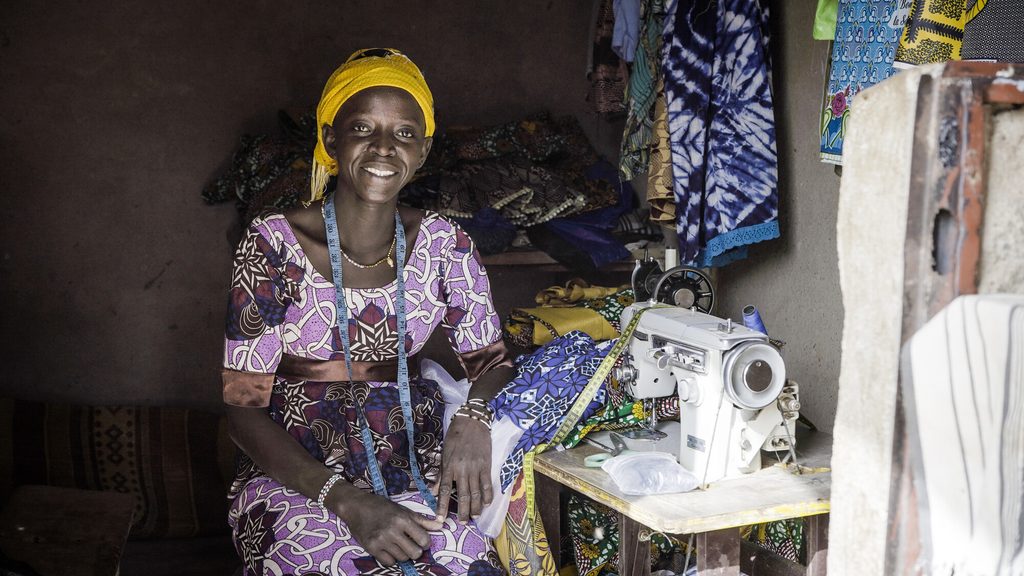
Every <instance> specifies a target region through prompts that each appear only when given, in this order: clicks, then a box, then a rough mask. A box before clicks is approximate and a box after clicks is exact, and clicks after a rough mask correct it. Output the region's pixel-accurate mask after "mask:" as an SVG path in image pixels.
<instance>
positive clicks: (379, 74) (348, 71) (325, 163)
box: [310, 48, 434, 200]
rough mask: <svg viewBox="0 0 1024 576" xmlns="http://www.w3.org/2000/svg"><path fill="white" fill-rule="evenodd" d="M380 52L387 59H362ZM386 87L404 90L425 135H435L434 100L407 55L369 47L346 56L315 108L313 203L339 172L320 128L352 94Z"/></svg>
mask: <svg viewBox="0 0 1024 576" xmlns="http://www.w3.org/2000/svg"><path fill="white" fill-rule="evenodd" d="M377 50H383V51H387V52H390V54H389V55H387V56H364V57H360V56H361V55H362V54H363V53H364V52H368V51H369V52H373V51H377ZM378 86H389V87H392V88H400V89H402V90H405V91H406V92H408V93H409V94H411V95H412V97H413V98H414V99H415V100H416V103H417V104H419V107H420V110H422V111H423V120H424V122H425V124H426V132H425V135H426V136H427V137H428V138H429V137H430V136H433V135H434V97H433V95H432V94H431V93H430V88H429V87H428V86H427V81H426V80H425V79H424V78H423V73H422V72H420V69H419V68H417V67H416V64H414V63H413V61H412V60H410V59H409V58H408V57H407V56H405V55H404V54H402V53H401V52H399V51H398V50H393V49H390V48H385V49H380V48H368V49H364V50H358V51H356V52H355V53H353V54H352V55H351V56H349V57H348V60H346V61H345V63H344V64H342V65H341V66H340V67H338V69H337V70H335V71H334V73H333V74H331V77H330V78H328V79H327V84H326V85H325V86H324V91H323V94H322V95H321V96H320V104H319V105H317V107H316V126H317V135H316V148H315V149H314V150H313V170H312V171H313V174H312V179H311V182H310V188H311V190H310V192H311V197H312V200H317V199H319V198H321V197H322V196H323V194H324V191H325V189H326V188H327V180H328V178H329V177H330V176H333V175H336V174H337V173H338V163H337V162H335V160H334V159H333V158H331V157H330V155H328V154H327V149H326V148H325V147H324V140H323V126H324V125H331V124H333V123H334V117H335V116H337V115H338V110H340V109H341V106H342V105H343V104H344V103H345V102H346V101H347V100H348V99H349V98H351V97H352V96H353V95H354V94H356V93H357V92H359V91H361V90H366V89H367V88H374V87H378Z"/></svg>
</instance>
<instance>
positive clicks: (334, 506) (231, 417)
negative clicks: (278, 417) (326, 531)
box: [226, 405, 361, 518]
mask: <svg viewBox="0 0 1024 576" xmlns="http://www.w3.org/2000/svg"><path fill="white" fill-rule="evenodd" d="M226 413H227V418H228V425H229V431H230V434H231V439H232V440H233V441H234V442H235V444H236V445H237V446H238V447H239V448H241V449H242V451H243V452H245V453H246V454H247V455H248V456H249V458H251V459H252V461H253V462H255V463H256V465H257V466H259V467H260V469H262V470H263V471H264V472H266V473H267V475H269V476H270V477H271V478H273V479H274V480H277V481H278V482H280V483H281V484H283V485H285V486H286V487H287V488H290V489H292V490H296V491H298V492H299V493H301V494H302V495H304V496H306V497H307V498H309V499H310V500H313V501H316V499H317V497H318V496H319V495H320V489H321V488H323V486H324V483H325V482H327V480H328V479H329V478H330V477H331V476H332V475H333V474H334V472H333V471H332V470H331V469H330V468H327V467H326V466H324V465H323V463H321V462H319V461H317V460H316V459H315V458H313V457H312V456H311V455H310V454H309V452H307V451H306V450H305V449H304V448H303V447H302V446H301V445H300V444H299V443H298V442H297V441H296V440H295V439H294V438H292V436H291V435H289V434H288V432H287V431H285V429H284V428H282V427H281V426H279V425H278V424H277V423H275V422H274V421H273V420H271V419H270V417H269V416H268V415H267V410H266V408H245V407H240V406H230V405H229V406H227V407H226ZM353 491H355V493H353ZM359 493H361V492H360V491H359V489H358V488H356V487H354V486H352V485H351V484H349V483H348V482H344V481H342V482H337V483H336V484H335V485H334V487H333V488H331V491H330V494H329V496H328V498H327V500H326V502H327V504H328V507H329V508H330V509H331V510H333V511H334V512H335V513H337V514H338V516H340V517H342V518H344V513H345V510H346V509H347V508H348V504H350V503H351V502H353V501H354V500H353V498H354V497H355V496H357V495H358V494H359Z"/></svg>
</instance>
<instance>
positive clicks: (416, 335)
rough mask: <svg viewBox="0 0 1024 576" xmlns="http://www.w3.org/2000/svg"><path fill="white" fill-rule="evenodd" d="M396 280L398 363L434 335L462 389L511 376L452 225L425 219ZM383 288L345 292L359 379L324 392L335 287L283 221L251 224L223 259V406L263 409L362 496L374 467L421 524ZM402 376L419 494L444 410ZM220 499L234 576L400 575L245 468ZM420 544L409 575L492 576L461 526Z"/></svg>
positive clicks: (435, 465) (332, 357)
mask: <svg viewBox="0 0 1024 576" xmlns="http://www.w3.org/2000/svg"><path fill="white" fill-rule="evenodd" d="M404 280H405V286H406V310H407V318H408V329H407V336H406V341H405V347H406V350H407V351H408V353H409V355H410V358H411V357H412V355H413V354H415V353H417V352H418V351H419V350H420V349H421V348H422V347H423V345H424V344H425V343H426V341H427V339H428V337H429V336H430V334H431V333H432V332H433V330H434V329H435V328H437V327H438V326H441V327H442V329H443V330H444V331H445V333H446V335H447V336H448V339H449V340H450V341H451V344H452V347H453V348H454V349H455V351H456V352H457V355H458V356H459V358H460V359H461V360H462V362H463V364H464V366H465V367H466V371H467V374H468V375H469V377H470V379H475V377H477V376H478V375H479V374H482V373H483V372H485V371H486V370H488V369H490V368H492V367H494V366H497V365H500V364H510V363H508V362H506V361H505V359H506V358H507V351H506V350H505V347H504V344H503V343H502V340H501V327H500V324H499V320H498V317H497V315H496V314H495V312H494V306H493V303H492V301H491V297H490V293H489V281H488V278H487V275H486V272H485V271H484V269H483V267H482V266H481V264H480V262H479V256H478V254H477V252H476V250H475V248H474V245H473V244H472V242H471V240H470V238H469V236H467V235H466V234H465V233H464V232H463V231H462V230H461V229H460V228H458V227H457V226H456V225H455V224H453V223H452V222H450V221H449V220H446V219H444V218H443V217H441V216H439V215H438V214H436V213H433V212H426V214H425V216H424V217H423V220H422V222H421V223H420V227H419V231H418V233H417V235H416V238H415V240H414V241H413V249H412V251H411V254H410V256H409V258H408V262H407V263H406V265H405V269H404ZM395 290H396V282H394V281H392V282H391V283H390V284H388V285H387V286H384V287H381V288H357V289H350V288H345V295H346V301H347V302H348V305H349V311H348V317H349V322H348V326H347V329H348V331H349V336H350V340H351V350H352V355H353V358H352V360H353V361H354V363H355V364H354V366H353V377H354V378H357V379H358V378H359V377H360V376H363V378H362V381H355V382H353V383H352V384H351V385H350V384H349V383H348V382H347V379H345V380H346V381H331V379H330V378H329V377H328V374H329V372H328V371H326V370H323V369H322V368H318V367H323V366H325V365H327V364H331V363H325V362H323V361H334V362H333V365H334V366H337V364H338V362H340V363H341V365H342V366H343V365H344V356H343V354H342V352H341V350H342V349H343V348H342V343H341V338H340V336H339V333H338V329H337V322H336V318H337V308H336V305H335V288H334V285H333V284H332V283H331V281H330V280H328V279H326V278H324V277H323V276H322V275H321V274H320V273H319V272H317V271H316V270H315V269H314V268H313V267H312V265H311V264H310V263H309V261H308V260H307V258H306V256H305V254H304V253H303V251H302V248H301V246H300V245H299V243H298V241H297V240H296V238H295V235H294V233H293V231H292V229H291V227H290V226H289V224H288V222H287V220H286V219H285V217H284V216H282V215H280V214H271V215H267V216H262V217H258V218H256V219H255V220H254V221H253V223H252V224H251V225H250V227H249V228H248V230H247V232H246V234H245V237H244V238H243V239H242V242H241V245H240V246H239V249H238V252H237V255H236V257H235V264H234V272H233V275H232V282H231V289H230V298H229V309H228V320H227V328H226V344H225V355H224V399H225V402H227V403H229V404H233V405H242V406H257V407H261V406H266V407H267V410H268V411H269V414H270V417H271V418H272V419H273V420H274V421H275V422H277V423H278V424H280V425H281V426H282V427H283V428H284V429H285V430H287V431H288V433H289V434H290V435H291V436H292V437H293V438H295V440H296V441H297V442H299V444H301V445H302V447H304V448H305V449H306V450H307V451H308V452H309V453H310V454H311V455H313V457H315V458H317V459H318V460H320V461H321V462H324V463H325V464H326V465H327V466H328V467H329V468H332V469H333V470H334V471H336V472H338V473H340V474H342V475H343V476H344V478H345V479H346V480H347V481H349V482H351V483H352V484H353V485H355V486H357V487H359V488H361V489H363V490H366V491H367V492H368V493H372V491H373V488H372V483H371V480H370V477H369V473H368V471H367V461H368V460H367V458H368V456H372V457H375V458H376V459H377V461H378V462H379V464H380V469H381V473H382V475H383V477H384V480H385V483H386V485H387V488H388V493H389V494H392V496H391V499H392V500H393V501H395V502H398V503H399V504H400V505H402V506H405V507H407V508H410V509H412V510H414V511H417V512H421V513H429V508H428V507H427V505H426V504H425V503H424V502H423V500H422V497H421V496H420V494H419V493H418V491H417V490H416V487H415V484H414V483H413V482H412V478H411V474H410V464H409V460H408V454H409V449H408V441H407V436H406V432H405V430H406V429H405V424H404V422H403V418H402V407H401V403H400V401H399V394H398V386H397V384H396V383H395V382H394V380H396V377H395V371H396V369H395V366H397V362H396V358H397V350H398V348H397V344H398V342H397V340H398V338H397V320H396V315H395ZM414 365H415V361H414V360H410V367H411V369H412V370H413V372H414V374H413V376H412V377H411V378H410V392H411V399H412V408H413V414H414V416H413V420H414V421H415V422H414V430H415V453H416V457H417V461H418V463H419V467H420V470H421V471H422V473H423V475H424V479H425V480H426V481H427V482H428V483H431V482H433V481H435V480H436V478H437V474H438V470H439V465H440V459H441V442H442V435H443V426H442V420H443V415H444V402H443V400H442V397H441V393H440V391H439V388H438V385H437V384H436V383H435V382H433V381H431V380H426V379H423V378H420V377H418V376H417V375H415V370H414V369H413V368H412V366H414ZM317 370H321V371H320V372H317ZM310 374H312V375H313V376H314V377H311V376H310ZM318 374H322V376H319V377H315V376H317V375H318ZM337 379H340V378H336V380H337ZM357 401H358V402H361V403H362V404H363V406H364V407H365V411H366V415H367V420H368V421H369V427H370V429H371V433H372V435H373V439H374V442H373V444H374V449H375V453H374V454H371V455H368V454H367V450H366V447H365V446H364V445H363V443H362V440H361V438H360V428H359V424H358V420H357V417H356V410H357V409H356V402H357ZM230 497H232V498H233V499H234V500H233V503H232V506H231V510H230V514H229V523H230V524H231V527H232V529H233V537H234V542H235V547H236V549H237V551H238V553H239V556H240V557H241V558H242V560H243V562H244V565H245V574H258V575H261V576H262V575H265V574H272V575H285V574H296V575H297V574H396V575H401V574H402V572H401V570H400V569H399V568H398V567H397V566H393V567H390V568H385V567H383V566H381V565H380V564H378V563H377V561H376V560H375V559H374V558H373V557H372V556H370V555H369V554H368V553H367V552H366V551H365V550H364V549H363V548H362V547H361V546H360V545H359V544H358V542H356V541H355V539H354V538H353V536H352V533H351V532H350V531H349V529H348V527H347V526H346V525H345V523H344V522H342V521H341V520H340V519H339V518H338V517H337V516H335V515H334V514H333V513H329V512H328V511H326V510H323V509H321V508H319V507H317V506H316V503H315V502H312V501H310V500H309V499H307V498H306V497H305V496H303V495H301V494H299V493H298V492H295V491H293V490H290V489H288V488H285V487H284V486H282V485H281V484H279V483H278V482H276V481H274V480H272V479H270V478H269V477H267V476H266V475H265V474H263V473H262V471H260V470H259V469H258V467H257V466H256V465H255V464H254V463H253V462H252V461H251V460H249V459H248V458H245V457H244V456H243V457H242V460H241V463H240V465H239V469H238V474H237V477H236V479H235V482H234V484H233V486H232V487H231V491H230ZM431 537H432V544H431V549H430V550H427V551H425V552H424V553H423V555H422V556H421V557H420V558H418V559H417V560H415V562H414V564H415V567H416V570H417V571H418V572H419V573H420V574H432V575H442V574H476V575H492V574H503V571H502V570H501V569H500V568H498V567H497V566H498V560H497V557H496V556H495V555H494V552H493V549H492V547H491V543H490V542H489V540H487V539H486V538H485V537H484V536H483V535H482V534H481V533H480V532H479V530H478V529H477V527H476V525H475V524H474V523H472V522H470V523H469V524H461V523H459V522H458V520H457V519H456V515H455V514H454V513H452V514H449V516H448V519H447V520H446V521H445V524H444V526H443V528H442V529H441V530H440V531H438V532H432V533H431Z"/></svg>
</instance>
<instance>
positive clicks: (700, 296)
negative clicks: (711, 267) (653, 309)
mask: <svg viewBox="0 0 1024 576" xmlns="http://www.w3.org/2000/svg"><path fill="white" fill-rule="evenodd" d="M654 299H655V300H657V301H658V302H662V303H664V304H671V305H672V306H679V307H682V308H693V307H696V308H697V310H698V311H699V312H703V313H705V314H710V313H711V310H713V309H714V307H715V289H714V287H712V286H711V279H710V278H708V277H707V275H705V274H704V273H703V272H701V271H700V270H698V269H696V268H690V267H688V266H676V267H675V268H672V269H670V270H668V271H667V272H665V273H664V274H662V275H661V278H660V279H658V284H657V286H656V287H655V288H654Z"/></svg>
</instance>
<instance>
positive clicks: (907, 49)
mask: <svg viewBox="0 0 1024 576" xmlns="http://www.w3.org/2000/svg"><path fill="white" fill-rule="evenodd" d="M965 8H966V2H965V0H912V2H911V5H910V14H909V16H908V17H907V23H906V25H905V26H904V27H903V33H902V35H901V36H900V43H899V47H898V48H897V49H896V61H897V62H898V63H899V65H910V66H917V65H920V64H931V63H932V62H946V61H947V60H959V59H960V45H961V43H962V42H963V37H964V23H965V22H966V21H967V14H966V11H965Z"/></svg>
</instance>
